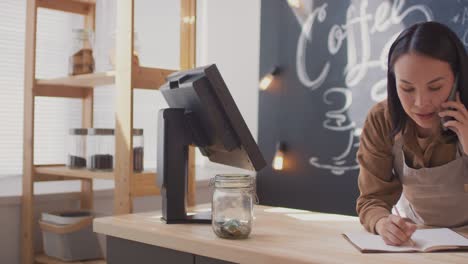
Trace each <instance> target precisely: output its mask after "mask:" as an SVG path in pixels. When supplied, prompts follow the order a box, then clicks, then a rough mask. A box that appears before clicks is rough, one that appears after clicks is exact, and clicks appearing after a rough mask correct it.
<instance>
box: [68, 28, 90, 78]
mask: <svg viewBox="0 0 468 264" xmlns="http://www.w3.org/2000/svg"><path fill="white" fill-rule="evenodd" d="M72 36H73V40H72V46H71V51H70V56H69V69H68V72H69V74H70V75H79V74H86V73H92V72H94V57H93V31H92V30H90V29H73V33H72Z"/></svg>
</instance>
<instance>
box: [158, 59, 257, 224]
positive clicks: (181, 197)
mask: <svg viewBox="0 0 468 264" xmlns="http://www.w3.org/2000/svg"><path fill="white" fill-rule="evenodd" d="M166 80H167V82H166V83H165V84H164V85H163V86H161V88H160V91H161V93H162V95H163V97H164V98H165V100H166V101H167V103H168V105H169V107H170V108H168V109H162V110H160V112H159V117H158V161H157V173H158V177H157V183H158V185H159V187H160V189H161V196H162V202H163V204H162V207H163V208H162V212H163V216H162V218H163V220H164V221H165V222H166V223H168V224H172V223H192V222H194V223H211V216H210V215H190V216H188V215H187V206H186V199H185V197H186V193H187V172H188V147H189V146H190V145H194V146H197V147H198V148H199V149H200V152H201V153H202V154H203V155H204V156H206V157H208V159H209V160H210V161H213V162H216V163H221V164H225V165H229V166H233V167H238V168H243V169H247V170H252V171H259V170H261V169H262V168H264V167H265V165H266V162H265V159H264V158H263V155H262V153H261V152H260V149H259V148H258V146H257V144H256V143H255V140H254V139H253V137H252V134H251V133H250V131H249V129H248V127H247V125H246V123H245V121H244V119H243V118H242V115H241V113H240V111H239V109H238V108H237V106H236V104H235V102H234V99H233V98H232V96H231V94H230V92H229V90H228V88H227V87H226V84H225V83H224V80H223V78H222V77H221V74H220V73H219V71H218V68H217V67H216V65H215V64H212V65H209V66H205V67H199V68H195V69H191V70H186V71H180V72H176V73H173V74H171V75H169V76H168V77H167V79H166Z"/></svg>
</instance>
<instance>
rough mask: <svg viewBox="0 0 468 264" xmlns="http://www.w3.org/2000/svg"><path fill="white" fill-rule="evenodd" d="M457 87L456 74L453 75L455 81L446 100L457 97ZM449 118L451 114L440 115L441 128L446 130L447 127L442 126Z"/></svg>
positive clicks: (452, 99) (451, 118)
mask: <svg viewBox="0 0 468 264" xmlns="http://www.w3.org/2000/svg"><path fill="white" fill-rule="evenodd" d="M457 88H458V74H457V76H455V81H454V82H453V86H452V90H451V91H450V95H449V97H448V98H447V102H449V101H455V100H456V98H457V90H458V89H457ZM449 109H450V110H454V108H452V107H449ZM450 120H453V117H451V116H444V117H441V118H440V122H441V124H442V129H443V130H444V131H447V130H448V128H447V127H446V126H444V124H445V122H447V121H450Z"/></svg>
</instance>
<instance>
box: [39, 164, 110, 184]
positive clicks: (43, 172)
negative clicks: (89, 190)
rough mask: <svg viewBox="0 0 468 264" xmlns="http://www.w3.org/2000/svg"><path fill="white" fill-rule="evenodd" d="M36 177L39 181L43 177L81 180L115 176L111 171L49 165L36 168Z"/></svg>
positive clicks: (106, 178)
mask: <svg viewBox="0 0 468 264" xmlns="http://www.w3.org/2000/svg"><path fill="white" fill-rule="evenodd" d="M35 175H36V178H37V179H41V178H42V179H45V178H44V177H43V176H63V177H67V178H74V179H75V180H79V179H105V180H112V179H114V174H113V172H111V171H105V172H101V171H90V170H76V169H70V168H67V167H66V166H65V165H63V164H62V165H47V166H35Z"/></svg>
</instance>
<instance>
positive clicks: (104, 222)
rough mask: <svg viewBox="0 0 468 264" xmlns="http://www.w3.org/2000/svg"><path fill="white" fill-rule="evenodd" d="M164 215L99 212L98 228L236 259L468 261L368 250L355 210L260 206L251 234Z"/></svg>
mask: <svg viewBox="0 0 468 264" xmlns="http://www.w3.org/2000/svg"><path fill="white" fill-rule="evenodd" d="M206 207H207V205H205V208H206ZM200 208H203V206H202V207H199V210H196V211H203V209H200ZM160 217H161V213H160V212H151V213H138V214H129V215H120V216H112V217H104V218H97V219H95V220H94V231H95V232H97V233H102V234H105V235H108V236H113V237H118V238H122V239H127V240H132V241H137V242H141V243H145V244H150V245H154V246H159V247H164V248H170V249H174V250H178V251H183V252H189V253H192V254H196V255H201V256H206V257H210V258H216V259H221V260H225V261H231V262H235V263H269V264H271V263H282V264H284V263H288V264H294V263H298V264H299V263H392V264H397V263H425V264H430V263H468V252H437V253H378V254H362V253H360V252H359V251H358V250H357V249H356V248H354V246H353V245H351V243H349V242H348V241H347V240H346V239H345V238H344V237H343V236H342V233H344V232H348V231H353V230H362V229H363V228H362V226H361V225H360V223H359V219H358V218H357V217H351V216H344V215H334V214H324V213H316V212H310V211H304V210H295V209H288V208H278V207H268V206H256V207H255V221H254V226H253V229H252V233H251V235H250V237H249V238H248V239H245V240H227V239H221V238H218V237H217V236H216V235H215V234H214V233H213V231H212V229H211V225H203V224H175V225H167V224H165V223H164V222H162V221H161V220H160Z"/></svg>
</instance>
